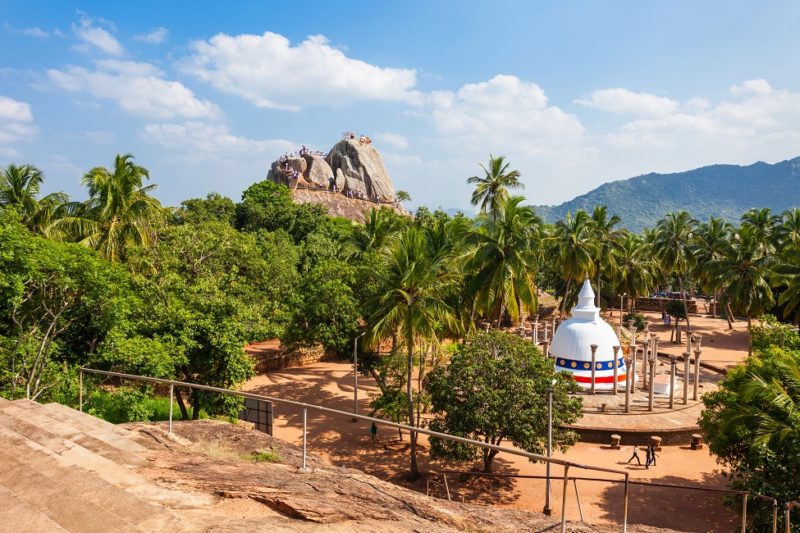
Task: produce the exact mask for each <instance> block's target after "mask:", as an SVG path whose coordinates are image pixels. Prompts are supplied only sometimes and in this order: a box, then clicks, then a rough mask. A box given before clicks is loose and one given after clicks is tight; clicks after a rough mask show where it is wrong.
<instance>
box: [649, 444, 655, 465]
mask: <svg viewBox="0 0 800 533" xmlns="http://www.w3.org/2000/svg"><path fill="white" fill-rule="evenodd" d="M650 464H651V465H653V466H656V447H655V445H654V444H651V445H650Z"/></svg>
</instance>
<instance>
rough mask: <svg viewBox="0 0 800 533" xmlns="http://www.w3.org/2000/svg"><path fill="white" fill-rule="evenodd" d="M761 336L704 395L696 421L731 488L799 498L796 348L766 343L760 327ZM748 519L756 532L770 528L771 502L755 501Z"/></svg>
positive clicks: (799, 367)
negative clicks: (750, 351)
mask: <svg viewBox="0 0 800 533" xmlns="http://www.w3.org/2000/svg"><path fill="white" fill-rule="evenodd" d="M759 337H760V338H759V341H758V342H757V346H758V347H759V348H758V349H757V350H756V353H755V354H754V355H753V356H752V357H750V358H748V360H747V361H746V362H745V363H744V364H743V365H740V366H738V367H736V368H734V369H732V370H731V371H730V372H728V374H727V376H726V377H725V380H724V381H723V382H722V383H721V384H720V388H719V390H717V391H714V392H711V393H707V394H705V395H704V396H703V402H704V404H705V407H706V409H705V411H703V414H702V417H701V419H700V424H701V426H702V428H703V431H704V432H705V434H706V435H707V436H708V441H709V447H710V448H711V451H712V452H713V453H714V454H715V455H716V456H717V458H718V460H719V461H720V463H722V464H724V465H725V466H726V467H727V468H729V469H730V472H731V475H730V478H731V486H732V487H733V488H735V489H739V490H746V491H749V492H752V493H756V494H766V495H769V496H770V497H773V498H777V499H778V500H779V501H780V502H786V501H789V500H798V499H800V484H798V482H797V473H798V472H800V350H798V349H788V348H787V349H781V348H780V347H778V346H776V345H767V346H765V344H766V343H765V342H764V341H766V339H765V338H764V335H763V332H761V333H759ZM767 342H768V341H767ZM796 342H797V341H796V332H795V335H794V338H793V339H792V344H795V343H796ZM748 518H749V519H750V520H751V521H752V523H753V524H754V526H755V527H754V529H753V530H754V531H770V530H771V527H772V506H771V505H769V504H767V503H765V502H762V501H759V500H756V501H753V502H752V504H751V507H750V510H749V512H748ZM783 527H784V526H783V525H779V526H778V528H779V529H780V530H781V531H783ZM792 531H797V528H796V527H795V528H793V529H792Z"/></svg>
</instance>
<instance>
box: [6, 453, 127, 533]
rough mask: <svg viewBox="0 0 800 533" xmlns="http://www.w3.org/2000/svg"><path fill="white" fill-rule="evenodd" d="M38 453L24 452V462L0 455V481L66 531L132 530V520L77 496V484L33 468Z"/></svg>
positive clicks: (36, 465) (56, 472)
mask: <svg viewBox="0 0 800 533" xmlns="http://www.w3.org/2000/svg"><path fill="white" fill-rule="evenodd" d="M38 461H40V457H38V456H36V455H34V454H28V455H26V459H25V462H24V463H23V462H22V461H19V460H17V459H16V458H14V457H11V456H9V455H4V456H3V457H2V459H0V485H2V486H3V487H5V488H6V489H7V490H8V491H10V492H13V493H14V494H15V495H16V496H17V497H18V498H19V499H20V500H22V501H23V502H25V503H26V504H28V505H29V506H30V507H33V508H34V509H36V510H37V511H38V512H40V513H41V514H43V515H45V516H47V517H48V518H49V519H50V520H52V521H53V522H55V523H57V524H58V525H59V526H61V527H62V528H64V529H66V530H68V531H81V532H95V531H96V532H97V533H101V532H106V531H114V532H134V531H140V530H139V529H138V528H136V527H134V526H133V525H132V524H130V523H128V522H127V521H125V520H123V519H122V518H120V517H118V516H116V515H114V514H113V513H112V512H110V511H108V510H106V509H104V508H102V507H100V506H97V505H95V504H93V503H91V502H89V501H87V500H86V499H85V498H83V497H82V496H80V494H79V491H78V490H76V487H74V486H71V485H67V484H65V483H63V482H62V480H60V479H59V478H58V474H59V473H60V470H56V471H54V474H55V475H54V476H52V477H48V476H44V475H42V474H40V473H39V472H37V471H36V469H37V467H39V466H40V465H39V464H38Z"/></svg>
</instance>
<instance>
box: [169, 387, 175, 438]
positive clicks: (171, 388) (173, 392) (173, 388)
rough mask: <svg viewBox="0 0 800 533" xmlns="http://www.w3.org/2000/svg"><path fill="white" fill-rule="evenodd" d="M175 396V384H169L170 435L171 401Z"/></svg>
mask: <svg viewBox="0 0 800 533" xmlns="http://www.w3.org/2000/svg"><path fill="white" fill-rule="evenodd" d="M174 394H175V384H174V383H170V384H169V433H170V435H172V401H173V398H174Z"/></svg>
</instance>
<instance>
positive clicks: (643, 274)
mask: <svg viewBox="0 0 800 533" xmlns="http://www.w3.org/2000/svg"><path fill="white" fill-rule="evenodd" d="M614 255H615V259H614V262H615V264H616V285H615V287H616V291H617V293H618V294H627V295H628V302H629V304H628V305H629V310H630V311H633V308H632V305H631V304H633V303H635V302H636V298H638V297H640V296H646V295H648V294H649V293H650V290H651V289H652V288H653V287H655V286H656V280H657V268H658V267H657V265H656V263H655V261H654V260H653V256H652V251H651V249H650V246H649V245H648V244H647V243H645V242H644V240H643V239H642V238H641V237H639V236H638V235H636V234H634V233H626V234H624V235H623V236H622V238H621V239H620V240H619V242H618V245H617V247H616V249H615V251H614Z"/></svg>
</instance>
